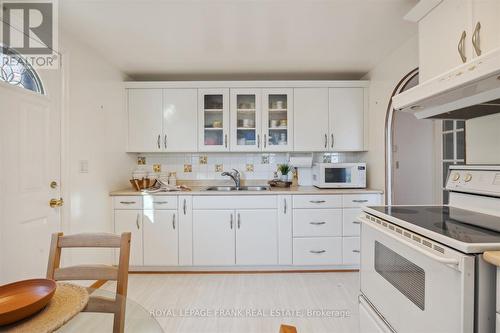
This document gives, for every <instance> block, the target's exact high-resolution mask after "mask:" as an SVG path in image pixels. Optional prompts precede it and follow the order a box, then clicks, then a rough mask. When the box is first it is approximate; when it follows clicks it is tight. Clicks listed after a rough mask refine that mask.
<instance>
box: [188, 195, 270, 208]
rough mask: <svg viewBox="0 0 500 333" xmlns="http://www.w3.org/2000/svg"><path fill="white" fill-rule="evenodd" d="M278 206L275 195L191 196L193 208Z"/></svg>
mask: <svg viewBox="0 0 500 333" xmlns="http://www.w3.org/2000/svg"><path fill="white" fill-rule="evenodd" d="M253 208H256V209H272V208H278V198H277V197H276V196H275V195H258V196H257V195H240V194H237V195H213V196H211V195H203V196H201V195H200V196H195V197H193V209H253Z"/></svg>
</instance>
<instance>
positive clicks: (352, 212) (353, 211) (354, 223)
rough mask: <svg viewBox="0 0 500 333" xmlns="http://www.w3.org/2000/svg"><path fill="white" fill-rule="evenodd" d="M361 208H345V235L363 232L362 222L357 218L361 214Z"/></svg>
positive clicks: (343, 219) (357, 234)
mask: <svg viewBox="0 0 500 333" xmlns="http://www.w3.org/2000/svg"><path fill="white" fill-rule="evenodd" d="M361 213H362V210H361V209H360V208H344V209H343V217H342V221H343V222H342V223H343V229H342V234H343V235H344V236H359V235H360V232H361V223H360V222H359V221H358V220H357V219H358V217H359V216H360V215H361Z"/></svg>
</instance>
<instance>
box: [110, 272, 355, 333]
mask: <svg viewBox="0 0 500 333" xmlns="http://www.w3.org/2000/svg"><path fill="white" fill-rule="evenodd" d="M113 287H114V283H111V282H108V283H107V284H105V285H104V286H103V287H102V288H104V289H110V290H112V289H113ZM358 291H359V274H358V273H272V274H144V275H139V274H133V275H130V278H129V291H128V293H129V297H130V298H131V299H133V300H135V301H136V302H138V303H140V304H141V305H142V306H144V307H145V308H146V309H147V310H149V311H154V312H155V313H157V314H158V315H157V316H156V319H157V320H158V322H159V323H160V325H161V326H162V327H163V329H164V330H165V332H167V333H181V332H182V333H188V332H189V333H197V332H200V333H201V332H203V333H212V332H214V333H216V332H217V333H226V332H228V333H240V332H244V333H253V332H255V333H278V332H279V327H280V324H290V325H294V326H296V327H297V330H298V332H299V333H323V332H324V333H332V332H335V333H341V332H346V333H356V332H358V308H357V295H358ZM220 310H223V311H220ZM226 310H227V311H226ZM231 310H234V312H233V313H236V311H237V310H241V311H242V312H240V315H238V316H236V317H235V316H234V315H231V314H230V313H229V312H228V311H231ZM308 310H309V311H310V310H317V312H316V313H315V314H314V316H312V317H311V313H308ZM322 310H323V312H319V311H322ZM180 311H184V314H186V311H192V312H196V311H199V312H200V313H201V312H202V311H205V312H204V313H205V315H208V317H199V316H196V315H193V316H188V317H179V316H175V317H174V315H179V314H180ZM217 311H219V312H218V313H216V312H217ZM247 311H252V312H251V313H249V315H248V316H247V315H245V313H247ZM278 311H281V313H278ZM293 311H297V312H295V313H294V312H293ZM326 311H330V312H326ZM339 311H341V312H339Z"/></svg>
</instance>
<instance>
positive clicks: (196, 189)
mask: <svg viewBox="0 0 500 333" xmlns="http://www.w3.org/2000/svg"><path fill="white" fill-rule="evenodd" d="M190 188H191V191H172V192H157V193H143V192H138V191H135V190H134V189H132V188H128V189H123V190H118V191H113V192H111V193H110V194H109V195H110V196H134V195H279V194H285V195H286V194H299V195H300V194H373V193H374V194H382V193H383V191H381V190H375V189H319V188H317V187H314V186H296V187H290V188H278V187H273V188H271V190H269V191H227V192H226V191H206V190H205V189H206V188H207V186H190Z"/></svg>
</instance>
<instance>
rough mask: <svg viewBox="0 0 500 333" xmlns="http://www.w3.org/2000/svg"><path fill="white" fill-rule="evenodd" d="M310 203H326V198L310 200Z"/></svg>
mask: <svg viewBox="0 0 500 333" xmlns="http://www.w3.org/2000/svg"><path fill="white" fill-rule="evenodd" d="M309 202H310V203H315V204H320V203H325V202H326V201H325V200H309Z"/></svg>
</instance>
